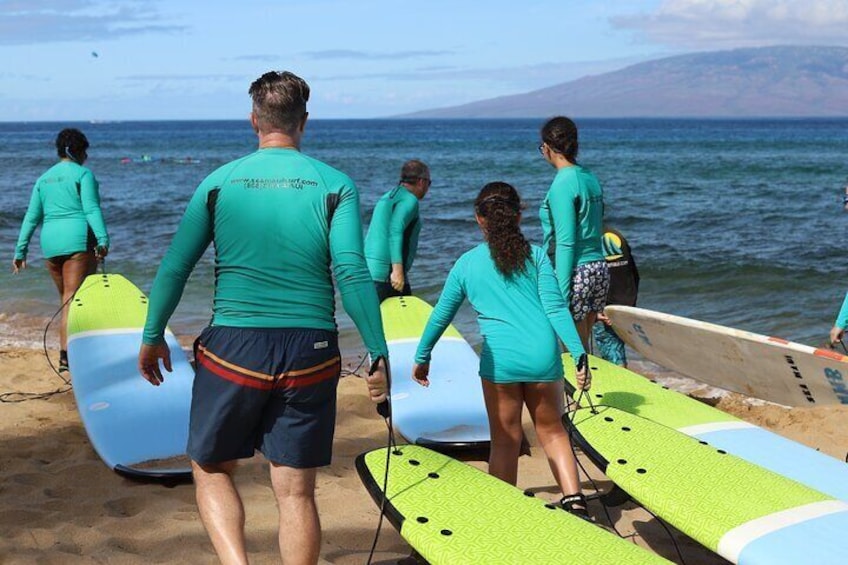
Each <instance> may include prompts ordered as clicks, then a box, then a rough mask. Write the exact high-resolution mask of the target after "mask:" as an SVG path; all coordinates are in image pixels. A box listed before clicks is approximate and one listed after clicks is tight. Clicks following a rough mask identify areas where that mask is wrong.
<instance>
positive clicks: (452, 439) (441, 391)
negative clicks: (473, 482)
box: [380, 296, 490, 451]
mask: <svg viewBox="0 0 848 565" xmlns="http://www.w3.org/2000/svg"><path fill="white" fill-rule="evenodd" d="M380 310H381V313H382V315H383V331H384V333H385V336H386V343H387V345H388V348H389V360H390V362H391V367H392V382H391V390H390V395H391V402H392V422H393V424H394V427H395V428H396V429H397V431H398V432H399V433H400V434H401V435H402V436H403V437H404V438H406V440H407V441H409V442H411V443H416V444H419V445H426V446H429V447H432V448H433V449H437V450H442V451H444V450H452V449H486V448H488V445H489V440H490V436H489V420H488V416H487V414H486V406H485V404H484V402H483V386H482V385H481V383H480V377H479V376H478V373H479V365H480V361H479V358H478V357H477V354H476V353H475V352H474V350H473V349H472V348H471V346H470V345H469V344H468V342H467V341H465V339H464V338H463V337H462V335H460V333H459V332H458V331H457V330H456V328H455V327H453V325H450V326H448V329H447V330H445V333H444V334H443V335H442V337H441V339H439V341H438V343H436V346H435V347H434V348H433V354H432V362H431V363H430V386H429V387H426V388H425V387H423V386H421V385H419V384H418V383H416V382H415V381H413V380H412V366H413V364H414V360H415V350H416V349H417V348H418V342H419V341H420V339H421V334H422V333H423V332H424V327H425V326H426V325H427V320H428V319H429V317H430V313H431V312H432V311H433V308H432V307H431V306H430V305H429V304H427V303H426V302H424V301H423V300H421V299H420V298H416V297H414V296H400V297H394V298H388V299H386V300H384V301H383V303H382V304H381V305H380Z"/></svg>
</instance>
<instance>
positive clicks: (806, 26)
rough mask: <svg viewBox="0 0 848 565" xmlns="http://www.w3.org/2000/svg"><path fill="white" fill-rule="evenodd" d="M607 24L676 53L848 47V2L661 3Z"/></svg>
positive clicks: (710, 0)
mask: <svg viewBox="0 0 848 565" xmlns="http://www.w3.org/2000/svg"><path fill="white" fill-rule="evenodd" d="M610 21H611V23H612V25H613V26H615V27H618V28H624V29H632V30H635V31H637V32H639V33H641V34H642V35H643V36H644V38H645V39H646V40H648V41H651V42H659V43H663V44H666V45H667V46H669V47H678V48H694V49H710V48H726V47H744V46H760V45H776V44H783V45H787V44H805V45H809V44H816V45H833V44H835V45H844V44H846V43H848V34H847V33H846V31H845V30H846V26H848V0H665V1H664V2H662V4H660V6H659V7H658V8H657V9H656V11H654V12H653V13H650V14H645V13H642V14H635V15H629V16H617V17H613V18H611V19H610Z"/></svg>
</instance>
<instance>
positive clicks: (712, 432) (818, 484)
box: [563, 355, 848, 502]
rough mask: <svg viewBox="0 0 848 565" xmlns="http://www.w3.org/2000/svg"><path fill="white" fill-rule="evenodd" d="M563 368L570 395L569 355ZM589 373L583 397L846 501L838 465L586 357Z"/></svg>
mask: <svg viewBox="0 0 848 565" xmlns="http://www.w3.org/2000/svg"><path fill="white" fill-rule="evenodd" d="M563 368H564V370H565V376H566V386H567V387H568V388H569V389H570V390H571V391H574V389H575V386H576V383H575V379H574V363H572V361H571V359H570V357H569V356H568V355H565V356H563ZM589 368H590V369H591V372H592V388H591V389H590V391H589V392H588V393H586V394H588V395H590V397H591V400H592V401H593V402H595V403H600V404H604V405H607V406H614V407H615V408H618V409H620V410H624V411H626V412H630V413H632V414H636V415H638V416H642V417H644V418H647V419H649V420H653V421H654V422H657V423H659V424H663V425H665V426H667V427H669V428H673V429H675V430H677V431H679V432H681V433H683V434H686V435H688V436H691V437H693V438H695V439H698V440H700V441H705V442H707V443H709V444H710V445H712V446H713V447H715V448H717V449H722V450H724V451H727V452H728V453H732V454H733V455H735V456H737V457H741V458H742V459H745V460H747V461H749V462H751V463H754V464H756V465H759V466H761V467H764V468H766V469H769V470H771V471H773V472H775V473H778V474H780V475H783V476H785V477H787V478H790V479H793V480H795V481H798V482H800V483H803V484H805V485H807V486H809V487H811V488H814V489H816V490H818V491H821V492H823V493H825V494H827V495H829V496H832V497H834V498H837V499H840V500H843V501H846V502H848V465H846V464H845V463H844V462H843V461H840V460H838V459H836V458H834V457H830V456H829V455H826V454H824V453H821V452H819V451H816V450H815V449H812V448H810V447H807V446H806V445H802V444H800V443H798V442H795V441H792V440H790V439H787V438H785V437H783V436H781V435H779V434H776V433H774V432H770V431H768V430H766V429H764V428H761V427H759V426H756V425H754V424H751V423H749V422H745V421H744V420H740V419H739V418H736V417H735V416H731V415H730V414H727V413H726V412H722V411H721V410H718V409H717V408H713V407H712V406H709V405H707V404H705V403H703V402H699V401H698V400H695V399H694V398H690V397H689V396H686V395H685V394H681V393H679V392H676V391H673V390H670V389H668V388H666V387H663V386H662V385H660V384H658V383H656V382H654V381H651V380H648V379H647V378H645V377H643V376H642V375H639V374H637V373H634V372H633V371H630V370H629V369H625V368H624V367H619V366H617V365H614V364H612V363H609V362H607V361H604V360H603V359H600V358H598V357H594V356H589ZM572 396H576V395H575V394H573V393H572ZM587 400H588V399H584V400H581V404H583V405H584V406H585V405H586V404H587Z"/></svg>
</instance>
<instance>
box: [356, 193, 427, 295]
mask: <svg viewBox="0 0 848 565" xmlns="http://www.w3.org/2000/svg"><path fill="white" fill-rule="evenodd" d="M420 233H421V220H420V218H419V216H418V198H417V197H416V196H415V195H414V194H412V193H411V192H409V191H408V190H407V189H406V188H404V187H403V186H401V185H398V186H397V187H395V188H394V189H392V190H390V191H389V192H387V193H386V194H384V195H383V196H382V197H381V198H380V200H378V201H377V205H376V206H374V213H373V214H372V215H371V223H370V224H369V226H368V235H366V236H365V259H366V261H367V262H368V270H369V271H370V272H371V279H372V280H375V281H378V282H388V281H389V275H391V272H392V264H393V263H398V264H401V265H403V272H404V273H408V272H409V271H410V270H411V269H412V263H413V261H415V254H416V253H417V252H418V235H419V234H420Z"/></svg>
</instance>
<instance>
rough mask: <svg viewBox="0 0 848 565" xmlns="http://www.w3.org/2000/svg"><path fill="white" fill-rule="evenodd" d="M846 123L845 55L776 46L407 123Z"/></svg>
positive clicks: (635, 69) (644, 67)
mask: <svg viewBox="0 0 848 565" xmlns="http://www.w3.org/2000/svg"><path fill="white" fill-rule="evenodd" d="M557 114H566V115H570V116H580V117H586V118H592V117H598V118H616V117H621V118H637V117H646V118H650V117H660V118H722V117H725V118H743V117H751V118H756V117H764V118H766V117H767V118H779V117H844V116H848V48H846V47H838V46H791V45H784V46H774V47H754V48H739V49H732V50H726V51H707V52H700V53H690V54H685V55H675V56H672V57H665V58H661V59H654V60H651V61H645V62H642V63H637V64H634V65H630V66H628V67H625V68H623V69H619V70H617V71H612V72H608V73H603V74H598V75H589V76H585V77H582V78H579V79H576V80H572V81H568V82H564V83H560V84H556V85H553V86H549V87H546V88H542V89H538V90H534V91H530V92H526V93H522V94H513V95H509V96H500V97H497V98H490V99H486V100H480V101H476V102H471V103H467V104H462V105H458V106H449V107H443V108H434V109H429V110H421V111H417V112H412V113H407V114H404V115H402V116H395V117H402V118H540V117H546V116H552V115H557Z"/></svg>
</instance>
